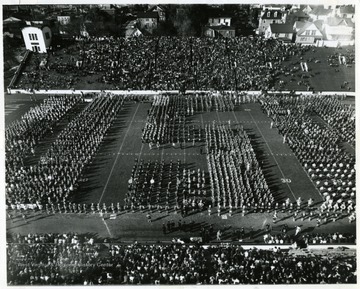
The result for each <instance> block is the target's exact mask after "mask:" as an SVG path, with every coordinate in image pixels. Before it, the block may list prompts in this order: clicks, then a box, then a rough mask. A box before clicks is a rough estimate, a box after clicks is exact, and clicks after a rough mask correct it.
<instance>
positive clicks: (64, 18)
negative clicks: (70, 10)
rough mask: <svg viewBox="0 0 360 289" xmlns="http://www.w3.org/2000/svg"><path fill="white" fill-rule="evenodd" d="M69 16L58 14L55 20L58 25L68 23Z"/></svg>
mask: <svg viewBox="0 0 360 289" xmlns="http://www.w3.org/2000/svg"><path fill="white" fill-rule="evenodd" d="M70 19H71V18H70V16H69V15H58V16H57V21H58V22H59V24H60V25H68V24H69V23H70Z"/></svg>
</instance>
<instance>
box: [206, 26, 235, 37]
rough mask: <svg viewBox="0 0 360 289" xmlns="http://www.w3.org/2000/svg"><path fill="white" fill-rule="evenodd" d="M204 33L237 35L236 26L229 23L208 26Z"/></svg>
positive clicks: (213, 35) (210, 34)
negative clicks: (228, 24)
mask: <svg viewBox="0 0 360 289" xmlns="http://www.w3.org/2000/svg"><path fill="white" fill-rule="evenodd" d="M204 35H205V36H207V37H213V38H215V37H235V28H234V27H231V26H227V25H216V26H206V27H205V29H204Z"/></svg>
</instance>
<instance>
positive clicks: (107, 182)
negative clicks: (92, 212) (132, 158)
mask: <svg viewBox="0 0 360 289" xmlns="http://www.w3.org/2000/svg"><path fill="white" fill-rule="evenodd" d="M139 106H140V103H139V104H138V106H137V108H136V111H135V112H134V115H133V117H132V119H131V121H130V124H129V127H128V129H127V131H126V133H125V136H124V138H123V141H122V143H121V145H120V148H119V151H118V155H117V156H116V158H115V161H114V164H113V166H112V168H111V171H110V174H109V177H108V179H107V181H106V184H105V186H104V189H103V191H102V194H101V197H100V199H99V202H98V203H100V202H101V200H102V198H103V196H104V194H105V191H106V189H107V186H108V185H109V181H110V179H111V176H112V173H113V171H114V168H115V165H116V163H117V160H118V158H119V155H120V151H121V150H122V148H123V146H124V143H125V139H126V136H127V134H128V133H129V131H130V127H131V124H132V123H133V121H134V118H135V115H136V113H137V111H138V109H139Z"/></svg>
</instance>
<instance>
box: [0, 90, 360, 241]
mask: <svg viewBox="0 0 360 289" xmlns="http://www.w3.org/2000/svg"><path fill="white" fill-rule="evenodd" d="M43 97H44V96H38V97H37V101H31V100H30V99H29V97H28V96H24V95H11V96H6V99H5V119H6V124H9V123H11V122H12V121H14V120H16V119H19V118H20V117H21V115H22V114H24V113H25V112H26V111H27V110H28V109H29V108H30V107H31V106H34V105H37V104H39V102H40V100H41V99H42V98H43ZM81 106H84V104H81V105H80V106H78V107H77V108H75V109H74V110H73V111H72V112H70V114H69V116H68V117H66V118H65V119H63V120H62V121H60V122H59V123H58V125H57V127H56V128H55V129H54V133H53V134H51V135H48V136H47V137H46V138H45V139H44V140H43V141H42V142H41V143H40V144H39V145H38V147H37V149H36V155H35V156H34V157H32V158H29V159H28V160H27V164H35V163H36V162H37V161H38V160H39V158H40V155H42V154H43V153H45V151H46V150H47V148H48V147H49V145H50V144H51V142H52V141H53V140H54V139H55V138H56V135H57V134H58V133H59V132H60V130H61V129H62V128H63V127H65V125H66V124H67V123H68V122H69V121H70V120H71V118H72V117H74V115H75V114H76V112H77V111H79V110H80V109H81ZM150 106H151V104H150V103H138V102H126V103H125V105H124V107H123V108H122V110H121V111H120V113H119V114H118V115H117V118H116V119H115V121H114V123H113V124H112V126H111V127H110V129H109V131H108V132H107V134H106V136H105V139H104V141H103V143H102V144H101V146H100V148H99V150H98V152H97V154H96V156H95V157H94V159H93V161H92V163H91V164H89V165H88V166H87V167H86V169H85V170H84V174H83V178H82V182H81V183H80V184H79V187H78V189H77V190H76V191H75V193H74V196H73V200H74V201H75V202H80V203H87V204H89V203H98V202H99V203H106V204H108V205H110V203H117V202H120V203H123V200H124V197H125V194H126V192H127V182H128V179H129V178H130V176H131V170H132V167H133V165H134V161H135V158H138V159H144V160H145V161H147V160H154V161H155V160H165V161H166V162H169V161H170V160H173V161H175V162H176V161H177V160H178V159H179V160H181V162H182V163H184V164H186V165H188V166H190V167H191V168H194V169H197V168H200V169H202V170H205V171H208V168H207V162H206V157H205V155H204V154H201V153H200V150H201V147H203V146H204V143H196V144H195V146H192V144H191V143H187V145H186V147H185V148H182V149H180V148H179V147H177V148H173V147H171V146H170V145H168V146H161V147H160V148H159V149H157V148H155V149H154V148H153V149H152V150H150V149H149V146H148V145H147V144H143V143H142V142H141V135H142V129H143V128H144V126H145V121H146V117H147V111H148V109H149V108H150ZM214 120H215V121H216V122H217V123H228V121H229V120H230V121H231V126H232V127H234V126H236V125H239V124H240V125H242V126H243V127H244V129H245V130H246V132H247V134H248V135H249V137H250V139H251V144H252V146H253V148H254V150H255V152H256V156H257V159H258V161H259V164H260V166H261V167H262V169H263V172H264V175H265V178H266V181H267V183H268V184H269V187H270V189H271V191H272V192H273V194H274V195H275V198H276V201H277V202H282V201H283V200H284V199H285V198H287V197H289V198H290V199H291V200H292V201H295V199H296V198H298V197H300V196H301V198H302V199H304V200H307V199H309V198H310V197H311V198H313V199H314V200H315V202H316V203H319V202H321V201H322V198H321V195H320V194H319V192H318V190H317V189H316V188H315V186H314V185H313V183H312V181H311V180H310V179H309V178H308V176H307V174H306V173H305V171H304V170H303V168H302V167H301V165H300V163H299V162H298V160H297V158H296V157H295V156H294V154H293V153H292V151H291V150H290V148H289V147H288V145H287V144H283V141H282V136H281V135H280V134H279V133H278V131H277V129H276V128H273V129H270V119H269V118H268V117H267V116H266V114H264V113H263V112H262V110H261V108H260V105H259V104H258V103H251V104H242V105H238V106H236V107H235V111H233V112H206V113H197V114H195V115H193V116H192V117H190V118H189V122H190V123H192V124H196V125H198V126H201V127H204V125H205V124H207V123H212V122H213V121H214ZM284 179H286V180H287V181H286V182H284V181H283V180H284ZM234 213H235V214H234V215H233V216H232V217H228V218H226V219H222V218H220V217H218V216H217V215H216V213H215V211H214V212H213V215H212V216H208V215H207V212H204V213H197V214H195V215H190V216H188V217H186V218H185V219H186V222H190V221H191V220H193V221H194V222H195V226H194V228H193V229H192V230H191V231H190V230H189V231H187V232H180V231H175V232H173V233H170V234H167V235H162V233H161V224H162V223H163V222H166V221H167V220H172V219H175V220H178V219H179V218H181V217H180V216H179V215H174V213H171V215H170V216H167V215H166V214H165V213H156V214H154V215H153V219H154V220H155V222H153V223H151V224H149V223H147V221H146V217H145V214H144V213H140V212H136V213H127V214H122V215H120V216H118V218H117V219H116V220H102V219H101V218H99V217H98V216H95V215H86V216H84V215H76V214H62V215H60V214H57V215H51V216H48V215H38V214H36V213H31V214H29V221H30V222H29V224H25V223H23V221H22V220H16V221H15V222H11V221H8V226H7V229H8V232H24V233H26V232H31V231H33V232H39V233H40V232H67V231H79V232H83V231H84V232H93V233H94V234H97V235H98V236H100V237H114V238H117V239H119V240H139V239H141V240H154V239H165V240H167V239H169V238H170V239H171V238H173V237H174V236H180V237H181V236H192V235H197V234H198V232H199V228H200V227H201V226H204V225H208V224H210V223H212V224H214V225H215V228H221V229H223V230H224V231H227V232H228V238H230V237H231V230H233V229H234V228H239V227H241V226H244V227H246V228H247V229H249V228H250V226H253V227H254V228H256V231H257V230H260V231H261V229H262V228H263V227H264V226H265V224H266V223H267V222H271V214H268V213H263V214H260V213H257V214H250V215H248V216H245V217H242V216H241V214H239V213H237V212H236V211H235V212H234ZM280 219H282V220H281V221H280V222H279V223H278V224H277V225H276V226H274V228H275V230H280V226H281V225H282V224H285V223H287V224H289V225H290V226H294V225H295V223H294V222H293V221H292V219H291V218H290V217H289V216H287V215H286V214H282V215H281V214H280ZM297 224H298V223H297ZM315 224H316V221H315V220H312V221H304V222H301V225H302V226H303V228H304V230H307V231H309V232H311V231H313V230H314V228H315ZM260 231H259V232H260ZM316 231H317V232H323V231H325V232H326V231H342V232H355V224H348V221H347V219H343V220H340V221H337V222H336V223H329V224H327V225H324V226H321V227H320V228H316ZM258 237H259V238H260V237H261V234H260V235H259V236H258Z"/></svg>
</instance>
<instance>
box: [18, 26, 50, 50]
mask: <svg viewBox="0 0 360 289" xmlns="http://www.w3.org/2000/svg"><path fill="white" fill-rule="evenodd" d="M22 35H23V39H24V42H25V47H26V49H28V50H31V51H34V52H39V53H46V52H47V49H48V48H49V46H50V44H51V38H52V33H51V30H50V28H49V27H48V26H34V25H33V26H27V27H25V28H23V29H22Z"/></svg>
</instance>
